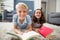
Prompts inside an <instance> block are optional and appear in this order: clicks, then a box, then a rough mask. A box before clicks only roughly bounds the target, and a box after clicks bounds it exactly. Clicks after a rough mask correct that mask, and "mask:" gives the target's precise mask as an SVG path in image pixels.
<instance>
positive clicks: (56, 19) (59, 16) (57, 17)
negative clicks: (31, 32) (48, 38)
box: [48, 12, 60, 25]
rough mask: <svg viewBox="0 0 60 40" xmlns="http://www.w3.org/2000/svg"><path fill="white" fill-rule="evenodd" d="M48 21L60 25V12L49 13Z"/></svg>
mask: <svg viewBox="0 0 60 40" xmlns="http://www.w3.org/2000/svg"><path fill="white" fill-rule="evenodd" d="M48 22H49V23H52V24H58V25H60V12H51V13H49V14H48Z"/></svg>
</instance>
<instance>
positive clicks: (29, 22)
mask: <svg viewBox="0 0 60 40" xmlns="http://www.w3.org/2000/svg"><path fill="white" fill-rule="evenodd" d="M27 19H28V25H31V24H32V20H31V17H30V16H29V15H28V16H27Z"/></svg>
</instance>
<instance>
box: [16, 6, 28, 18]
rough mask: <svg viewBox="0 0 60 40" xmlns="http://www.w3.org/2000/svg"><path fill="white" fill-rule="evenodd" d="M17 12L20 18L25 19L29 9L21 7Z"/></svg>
mask: <svg viewBox="0 0 60 40" xmlns="http://www.w3.org/2000/svg"><path fill="white" fill-rule="evenodd" d="M16 11H17V14H18V16H19V17H20V18H23V19H24V18H25V17H26V15H27V9H26V8H25V7H24V6H19V7H18V8H17V9H16Z"/></svg>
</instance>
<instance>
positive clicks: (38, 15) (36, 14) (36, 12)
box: [35, 10, 41, 19]
mask: <svg viewBox="0 0 60 40" xmlns="http://www.w3.org/2000/svg"><path fill="white" fill-rule="evenodd" d="M35 17H36V18H38V19H39V18H40V17H41V11H40V10H36V11H35Z"/></svg>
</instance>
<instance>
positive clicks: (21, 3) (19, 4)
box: [15, 2, 28, 9]
mask: <svg viewBox="0 0 60 40" xmlns="http://www.w3.org/2000/svg"><path fill="white" fill-rule="evenodd" d="M19 6H24V7H25V8H26V9H28V6H27V5H26V4H25V3H23V2H20V3H18V4H16V7H15V8H16V9H17V8H18V7H19Z"/></svg>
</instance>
